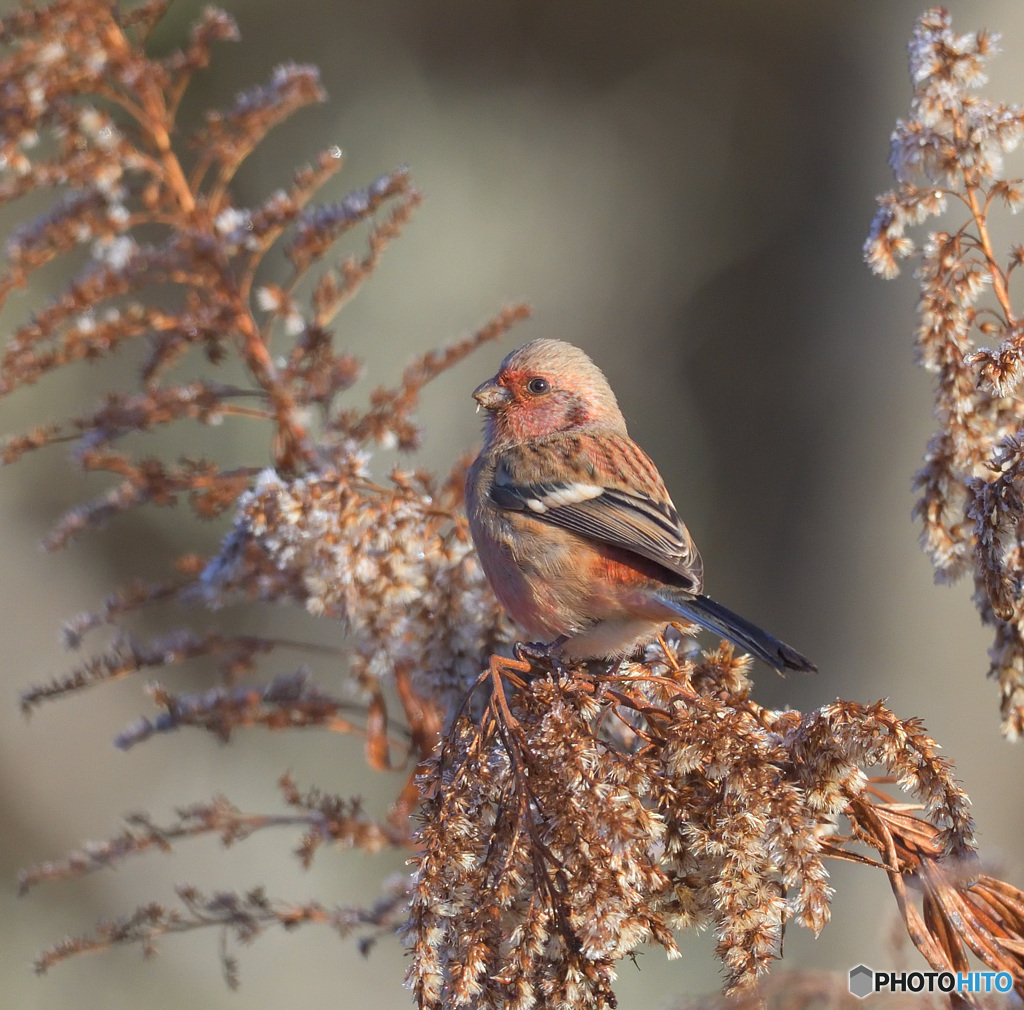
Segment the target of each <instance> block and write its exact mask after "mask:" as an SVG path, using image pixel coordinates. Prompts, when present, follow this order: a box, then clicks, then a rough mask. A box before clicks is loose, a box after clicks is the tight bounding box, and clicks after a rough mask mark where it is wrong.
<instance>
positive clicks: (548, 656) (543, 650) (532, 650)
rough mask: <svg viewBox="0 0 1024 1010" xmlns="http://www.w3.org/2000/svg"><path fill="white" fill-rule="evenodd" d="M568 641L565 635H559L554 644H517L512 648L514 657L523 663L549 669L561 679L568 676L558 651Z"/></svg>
mask: <svg viewBox="0 0 1024 1010" xmlns="http://www.w3.org/2000/svg"><path fill="white" fill-rule="evenodd" d="M565 641H566V636H565V635H559V636H558V638H556V639H555V640H554V641H553V642H548V643H544V642H516V644H515V645H513V646H512V655H513V656H515V658H516V659H517V660H519V661H520V662H521V663H529V664H530V666H531V667H533V666H535V665H540V666H542V667H547V668H548V669H550V670H551V672H552V673H556V674H557V675H558V676H559V677H563V676H565V674H566V672H567V671H566V668H565V665H564V664H563V663H562V660H561V659H559V657H558V654H557V650H558V648H559V646H561V645H562V644H563V643H564V642H565Z"/></svg>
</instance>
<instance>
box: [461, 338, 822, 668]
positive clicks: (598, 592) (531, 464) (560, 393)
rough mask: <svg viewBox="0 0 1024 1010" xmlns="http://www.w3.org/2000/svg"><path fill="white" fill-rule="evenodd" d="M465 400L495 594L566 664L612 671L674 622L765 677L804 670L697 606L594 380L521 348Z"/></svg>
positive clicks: (660, 510) (471, 499)
mask: <svg viewBox="0 0 1024 1010" xmlns="http://www.w3.org/2000/svg"><path fill="white" fill-rule="evenodd" d="M473 396H474V397H475V399H476V400H477V402H478V403H479V404H480V406H482V407H483V408H485V409H486V411H487V423H486V428H485V434H484V445H483V448H482V449H481V451H480V455H479V456H478V457H477V459H476V460H475V462H474V463H473V466H472V467H471V469H470V472H469V478H468V480H467V483H466V508H467V511H468V513H469V523H470V529H471V531H472V534H473V540H474V542H475V543H476V547H477V551H478V553H479V555H480V561H481V564H482V565H483V568H484V571H485V572H486V573H487V577H488V579H489V580H490V582H491V585H492V586H493V587H494V592H495V594H496V595H497V597H498V599H499V600H500V601H501V603H502V605H503V606H504V607H505V608H506V610H508V612H509V614H511V616H512V617H513V618H514V619H515V620H516V621H517V622H518V623H519V624H520V625H521V626H522V627H523V628H524V630H525V631H526V632H527V634H529V635H531V636H534V637H535V638H537V639H540V640H541V641H544V642H555V643H557V647H558V649H559V650H560V652H561V654H562V655H563V656H565V657H566V658H567V659H587V658H597V657H602V658H612V659H614V658H618V657H621V656H626V655H629V654H630V653H632V652H633V650H634V649H636V647H637V646H639V645H642V644H644V643H646V642H649V641H651V640H652V639H653V638H654V637H655V636H656V635H657V634H658V632H659V631H660V630H662V629H663V628H664V627H665V625H666V624H668V623H669V622H670V621H673V620H678V619H679V618H684V619H686V620H690V621H695V622H696V623H698V624H700V625H702V626H704V627H706V628H709V629H710V630H712V631H715V632H717V633H718V634H719V635H722V636H723V637H725V638H728V639H729V640H730V641H732V642H734V643H735V644H736V645H738V646H740V647H741V648H743V649H745V650H746V651H748V652H750V653H752V654H753V655H755V656H757V657H758V658H759V659H761V660H763V661H764V662H766V663H767V664H769V665H770V666H773V667H774V668H775V669H777V670H784V669H793V670H813V669H815V667H814V664H813V663H811V662H810V660H808V659H807V658H806V657H805V656H802V655H801V654H800V653H798V652H796V650H794V649H792V648H790V647H789V646H788V645H785V644H784V643H782V642H780V641H779V640H778V639H777V638H775V637H773V636H772V635H770V634H768V632H766V631H764V630H762V629H761V628H759V627H757V626H756V625H754V624H751V623H750V622H749V621H747V620H746V619H745V618H742V617H740V616H739V615H738V614H734V613H733V612H732V611H730V610H728V609H727V608H725V607H723V606H722V605H721V604H718V603H716V602H715V601H714V600H711V599H710V598H708V597H707V596H704V595H703V594H702V592H701V590H702V588H703V565H702V563H701V558H700V554H699V553H698V552H697V548H696V547H695V546H694V544H693V540H692V539H691V537H690V534H689V532H688V531H687V529H686V527H685V526H684V525H683V523H682V521H681V520H680V519H679V516H678V514H677V512H676V509H675V506H674V505H673V504H672V499H671V498H670V497H669V494H668V491H667V490H666V488H665V484H664V481H663V480H662V479H661V474H660V473H659V472H658V468H657V467H656V466H655V465H654V463H653V462H652V461H651V459H650V457H649V456H648V455H647V454H646V453H645V452H644V451H643V450H642V449H641V448H640V447H639V446H638V445H637V444H636V443H635V442H634V441H633V440H632V439H631V438H630V437H629V434H628V433H627V431H626V422H625V420H624V419H623V417H622V412H621V411H620V410H619V406H618V403H617V402H616V400H615V394H614V393H613V392H612V390H611V387H610V386H609V385H608V381H607V379H605V377H604V374H603V373H602V371H601V370H600V369H599V368H598V367H597V366H596V365H595V364H594V363H593V361H591V360H590V358H589V357H588V356H587V355H586V354H585V353H584V352H583V351H581V350H580V349H579V348H578V347H574V346H572V345H571V344H567V343H564V342H563V341H560V340H534V341H532V342H531V343H529V344H525V345H524V346H522V347H520V348H519V349H518V350H515V351H513V352H512V353H511V354H509V355H508V356H507V357H506V358H505V360H504V361H503V362H502V363H501V367H500V368H499V370H498V373H497V375H495V376H494V377H493V378H492V379H488V380H487V381H486V382H484V383H482V384H481V385H480V386H478V387H477V389H476V390H475V391H474V393H473Z"/></svg>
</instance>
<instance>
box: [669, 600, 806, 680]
mask: <svg viewBox="0 0 1024 1010" xmlns="http://www.w3.org/2000/svg"><path fill="white" fill-rule="evenodd" d="M659 596H661V598H662V599H663V600H664V601H665V602H666V603H668V604H669V606H671V607H672V609H673V610H675V611H677V612H678V613H679V615H680V616H681V617H686V618H688V619H689V620H691V621H694V622H696V623H697V624H699V625H700V626H701V627H702V628H707V630H708V631H713V632H715V634H717V635H721V636H722V637H723V638H727V639H728V640H729V641H730V642H732V643H733V644H734V645H738V646H739V647H740V648H741V649H744V650H746V651H747V652H749V653H750V654H751V655H752V656H756V657H757V658H758V659H760V660H761V661H762V662H764V663H767V664H768V665H769V666H771V667H774V668H775V669H776V670H778V671H779V672H780V673H781V672H782V671H783V670H801V671H806V672H811V673H816V672H817V670H818V668H817V667H816V666H815V665H814V664H813V663H812V662H811V661H810V660H809V659H808V658H807V657H806V656H802V655H801V654H800V653H799V652H797V651H796V649H793V648H790V646H788V645H786V643H785V642H780V641H779V640H778V639H777V638H776V637H775V636H774V635H769V634H768V632H767V631H765V630H764V629H763V628H759V627H758V626H757V625H756V624H751V623H750V621H748V620H747V619H746V618H745V617H740V615H739V614H736V613H734V612H733V611H731V610H730V609H729V608H728V607H723V606H722V604H721V603H716V602H715V601H714V600H713V599H711V597H709V596H693V597H689V598H687V597H683V596H679V595H677V594H675V593H673V594H671V595H669V594H667V593H666V594H664V595H662V594H660V593H659Z"/></svg>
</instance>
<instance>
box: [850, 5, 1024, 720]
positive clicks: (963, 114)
mask: <svg viewBox="0 0 1024 1010" xmlns="http://www.w3.org/2000/svg"><path fill="white" fill-rule="evenodd" d="M998 41H999V39H998V36H997V35H995V34H993V33H991V32H985V31H982V32H977V33H976V34H967V35H957V34H955V33H954V32H953V29H952V26H951V20H950V16H949V14H948V13H947V12H946V11H944V10H942V9H941V8H936V9H934V10H931V11H928V12H927V13H925V14H924V15H922V17H921V18H920V19H919V20H918V22H917V25H916V27H915V29H914V35H913V38H912V39H911V42H910V78H911V82H912V84H913V86H914V98H913V101H912V102H911V107H910V117H909V118H908V119H907V120H905V121H904V120H899V121H898V122H897V124H896V130H895V132H894V133H893V135H892V152H891V154H890V157H889V164H890V165H891V166H892V170H893V174H894V175H895V177H896V186H895V188H893V189H891V190H889V191H888V192H887V193H884V194H883V195H882V196H880V197H879V205H880V206H879V210H878V213H877V214H876V215H875V219H874V221H873V223H872V226H871V234H870V235H869V236H868V240H867V242H866V244H865V247H864V254H865V259H866V260H867V263H868V265H869V266H870V267H871V269H872V270H873V271H874V272H875V273H876V274H879V275H880V276H882V277H895V276H896V274H897V273H898V272H899V261H900V260H902V259H906V258H907V257H909V256H912V255H917V257H918V261H919V266H918V269H917V276H918V278H919V280H920V283H921V298H920V301H919V302H918V315H919V324H918V329H917V351H918V358H919V360H920V362H921V364H922V365H923V367H925V368H926V369H928V371H930V372H933V373H934V374H935V376H936V387H935V416H936V418H937V420H938V425H939V426H938V430H937V431H936V433H935V434H934V435H933V436H932V439H931V442H930V443H929V445H928V450H927V453H926V455H925V465H924V467H923V468H922V469H921V471H920V472H919V473H918V475H917V479H916V482H915V486H916V488H917V489H918V490H919V491H920V493H921V497H920V498H919V499H918V502H917V506H916V509H915V514H916V516H917V517H918V518H919V519H920V520H921V522H922V526H923V528H922V531H921V543H922V546H923V547H924V549H925V551H926V552H927V553H928V554H929V555H930V557H931V559H932V564H933V565H934V566H935V573H936V578H937V579H939V580H940V581H953V580H955V579H958V578H960V577H961V576H962V575H964V574H965V573H966V572H968V571H970V572H971V573H972V575H973V577H974V601H975V604H976V605H977V607H978V610H979V612H980V613H981V618H982V620H983V621H984V623H985V624H988V625H990V626H991V627H993V628H994V629H995V644H994V645H993V647H992V649H991V651H990V654H989V655H990V658H991V667H990V669H989V676H991V677H992V678H994V679H995V680H996V681H997V682H998V683H999V690H1000V706H1001V712H1002V720H1003V721H1002V730H1003V733H1004V735H1005V736H1006V737H1007V738H1008V739H1010V740H1016V739H1017V738H1018V737H1019V736H1020V735H1021V733H1022V732H1024V597H1022V595H1021V592H1020V586H1021V584H1022V581H1021V580H1022V577H1024V549H1022V545H1024V509H1022V507H1021V479H1022V475H1024V470H1022V455H1021V445H1022V443H1021V426H1022V423H1024V399H1022V397H1021V391H1020V383H1021V379H1022V378H1024V330H1022V324H1021V321H1020V319H1019V317H1018V314H1017V313H1016V312H1014V309H1013V304H1012V301H1011V296H1010V280H1011V277H1012V275H1013V272H1014V271H1015V270H1016V269H1017V268H1018V267H1019V266H1020V263H1021V261H1022V258H1024V246H1021V245H1014V246H1013V247H1012V248H1011V249H1010V250H1009V251H1008V252H1007V253H1006V254H1001V253H999V252H998V251H997V250H996V248H995V246H994V244H993V240H992V234H991V225H992V218H993V216H994V215H995V214H996V212H997V209H998V208H1000V207H1003V208H1005V209H1007V210H1009V211H1010V212H1011V213H1016V212H1017V211H1018V210H1020V208H1021V207H1022V206H1024V187H1022V182H1021V180H1020V179H1012V178H1007V177H1006V176H1005V173H1004V156H1005V155H1006V154H1008V153H1009V152H1011V151H1013V150H1014V149H1015V148H1016V147H1017V145H1018V144H1019V143H1020V140H1021V137H1022V136H1024V110H1022V109H1021V108H1020V107H1019V106H1016V105H1006V104H1003V103H1000V102H994V101H991V100H990V99H987V98H983V97H981V96H980V95H978V94H977V93H976V89H977V88H978V87H979V86H980V85H982V84H984V83H985V80H986V78H985V65H986V63H987V62H988V60H989V59H990V58H991V57H992V56H993V55H994V54H995V53H996V51H997V46H998ZM947 210H949V215H948V216H949V217H951V218H952V219H953V220H952V221H951V223H950V225H949V226H948V227H949V229H950V230H948V231H931V232H929V233H928V235H927V237H926V238H925V241H924V242H923V244H922V245H921V247H920V249H918V246H917V245H916V244H915V242H914V241H913V240H912V239H911V238H910V236H909V235H908V234H907V232H908V230H909V229H910V228H912V227H914V226H917V225H921V224H923V223H924V222H926V221H927V220H929V219H930V218H933V217H939V216H942V215H946V214H947ZM982 342H986V343H987V342H993V343H994V344H995V349H990V348H988V347H985V346H982Z"/></svg>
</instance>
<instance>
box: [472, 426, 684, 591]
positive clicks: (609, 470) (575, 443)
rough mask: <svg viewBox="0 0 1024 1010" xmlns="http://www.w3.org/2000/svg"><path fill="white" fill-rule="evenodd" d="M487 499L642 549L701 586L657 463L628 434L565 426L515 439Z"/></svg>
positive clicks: (612, 543) (594, 536) (636, 551)
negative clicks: (529, 438)
mask: <svg viewBox="0 0 1024 1010" xmlns="http://www.w3.org/2000/svg"><path fill="white" fill-rule="evenodd" d="M491 500H492V501H493V502H494V504H495V505H497V506H498V507H499V508H503V509H509V510H512V511H520V512H527V513H529V514H530V515H532V516H534V517H535V518H537V519H540V520H543V521H545V522H550V523H553V524H554V525H556V526H561V527H563V528H564V529H567V530H571V531H572V532H573V533H577V534H579V535H580V536H583V537H587V538H589V539H591V540H597V541H600V542H601V543H605V544H609V545H610V546H612V547H617V548H620V549H623V550H626V551H631V552H633V553H634V554H639V555H640V556H641V557H644V558H648V559H649V560H651V561H654V562H655V563H656V564H658V565H661V566H662V567H663V568H666V569H668V570H669V571H670V572H673V573H674V574H675V575H676V576H678V577H679V578H680V579H682V586H683V588H685V589H687V590H689V591H691V592H695V593H696V592H700V588H701V584H702V581H703V564H702V562H701V558H700V554H699V553H698V552H697V548H696V547H695V546H694V544H693V541H692V540H691V539H690V534H689V532H688V531H687V529H686V527H685V526H684V525H683V523H682V522H681V520H680V519H679V515H678V513H677V512H676V509H675V506H674V505H673V504H672V500H671V498H669V496H668V492H667V491H666V490H665V485H664V482H663V481H662V479H661V475H660V474H659V473H658V470H657V468H656V467H655V465H654V463H652V462H651V460H650V459H649V458H648V456H647V455H646V453H644V451H643V450H642V449H641V448H640V447H639V446H638V445H636V443H634V442H633V441H632V440H631V439H629V438H628V437H624V436H622V435H618V434H614V433H571V432H562V433H560V434H559V435H558V436H555V437H552V438H547V439H538V440H535V441H533V442H528V443H525V444H521V445H516V446H513V447H512V448H510V449H508V450H506V451H505V452H502V453H501V454H500V457H499V460H498V465H497V467H496V470H495V475H494V483H493V485H492V487H491Z"/></svg>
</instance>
